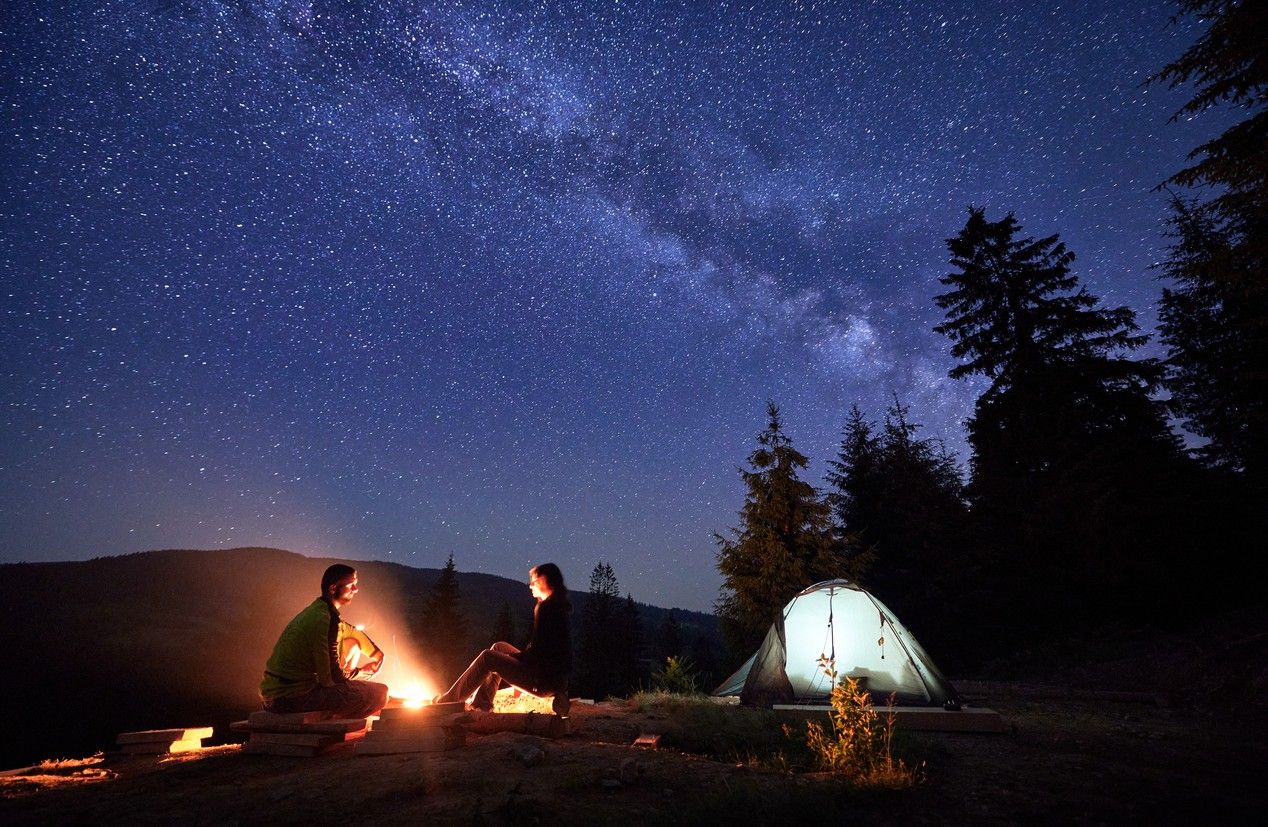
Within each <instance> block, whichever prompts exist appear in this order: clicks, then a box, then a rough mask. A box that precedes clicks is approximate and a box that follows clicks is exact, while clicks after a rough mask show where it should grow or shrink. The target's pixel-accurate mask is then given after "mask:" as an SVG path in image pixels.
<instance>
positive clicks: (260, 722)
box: [247, 709, 330, 726]
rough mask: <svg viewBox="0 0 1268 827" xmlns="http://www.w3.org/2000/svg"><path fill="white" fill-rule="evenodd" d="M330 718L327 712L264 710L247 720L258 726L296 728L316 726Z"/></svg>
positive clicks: (253, 713) (254, 713)
mask: <svg viewBox="0 0 1268 827" xmlns="http://www.w3.org/2000/svg"><path fill="white" fill-rule="evenodd" d="M329 717H330V716H329V715H328V714H327V713H325V712H268V711H266V710H263V709H262V710H259V711H257V712H252V713H251V717H249V718H247V720H248V721H250V722H251V723H252V724H253V725H256V726H268V725H271V726H296V725H298V724H315V723H317V722H318V721H324V720H326V719H327V718H329Z"/></svg>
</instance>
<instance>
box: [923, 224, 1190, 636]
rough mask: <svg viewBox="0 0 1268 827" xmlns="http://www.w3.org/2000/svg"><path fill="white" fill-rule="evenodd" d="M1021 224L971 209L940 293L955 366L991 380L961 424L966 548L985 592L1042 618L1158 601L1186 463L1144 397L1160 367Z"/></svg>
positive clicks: (1051, 241)
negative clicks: (970, 537) (968, 523)
mask: <svg viewBox="0 0 1268 827" xmlns="http://www.w3.org/2000/svg"><path fill="white" fill-rule="evenodd" d="M1020 232H1021V226H1020V225H1019V224H1018V223H1017V220H1016V219H1015V218H1014V217H1013V216H1012V214H1009V215H1007V216H1006V217H1005V218H1003V219H1002V220H1000V221H996V222H990V221H987V220H986V216H985V212H984V210H982V209H977V208H971V209H970V211H969V218H968V221H967V223H966V224H965V226H964V228H963V229H962V230H961V231H960V233H959V234H958V235H956V236H955V237H953V238H951V239H948V241H947V246H948V247H949V248H950V250H951V253H952V258H951V264H952V266H953V267H954V268H955V269H954V271H953V272H951V273H949V274H948V275H946V276H944V277H943V278H942V279H941V282H942V284H944V285H946V286H947V287H949V288H951V289H950V290H949V291H948V292H947V293H944V294H942V295H940V296H937V297H936V299H935V301H936V302H937V304H938V306H939V307H941V308H943V309H944V310H946V311H947V315H946V322H945V323H943V324H942V325H939V326H938V327H937V328H935V330H937V331H938V332H940V333H943V334H945V335H946V336H948V337H949V338H950V339H951V340H952V341H953V342H954V344H953V346H952V348H951V353H952V355H954V356H956V357H959V358H961V359H962V360H963V361H962V362H961V363H960V364H959V365H957V366H956V367H955V368H953V369H952V370H951V372H950V375H951V376H952V377H953V378H960V377H965V376H969V375H972V374H981V375H983V376H985V377H987V378H988V379H990V382H991V384H990V386H989V387H988V388H987V389H986V391H985V392H984V393H983V394H982V395H981V396H980V397H979V398H978V400H977V404H976V407H975V410H974V414H973V417H972V419H971V420H970V422H969V444H970V445H971V446H972V449H973V457H972V477H971V483H970V486H969V494H970V498H971V500H972V502H973V504H974V518H975V524H976V526H977V529H978V537H977V542H976V544H975V545H976V547H977V548H978V549H980V550H982V551H984V552H993V554H988V557H987V559H984V560H980V561H979V565H980V567H981V568H982V570H983V576H984V577H994V578H996V582H995V583H994V584H993V585H992V587H991V589H992V590H993V591H995V592H997V594H995V595H993V596H990V597H987V596H984V598H986V599H987V600H988V601H989V602H990V603H991V604H992V605H993V606H995V607H998V608H999V609H1001V610H1002V611H1003V613H1004V614H1006V615H1012V616H1013V617H1016V618H1021V617H1027V618H1029V619H1030V620H1031V621H1033V622H1041V623H1051V622H1053V620H1054V619H1055V618H1062V619H1063V620H1065V621H1069V622H1079V621H1084V620H1087V621H1091V620H1094V619H1098V618H1099V616H1101V615H1103V614H1105V613H1107V612H1110V613H1113V612H1131V611H1135V610H1136V609H1138V608H1140V607H1141V605H1142V604H1146V603H1147V604H1149V605H1151V606H1152V607H1153V608H1159V607H1158V606H1157V603H1158V600H1159V598H1160V593H1159V591H1158V589H1155V588H1151V586H1153V585H1156V584H1158V583H1159V582H1168V583H1173V582H1174V575H1175V574H1177V573H1178V572H1175V571H1174V566H1175V564H1176V560H1175V557H1176V555H1177V553H1178V552H1177V549H1175V548H1174V546H1173V545H1172V544H1173V543H1174V540H1173V539H1172V536H1173V534H1174V532H1172V531H1171V529H1172V528H1173V524H1172V523H1173V520H1174V519H1175V513H1176V510H1177V508H1178V505H1177V504H1176V503H1174V502H1173V499H1174V498H1176V497H1177V496H1178V493H1177V491H1178V489H1177V484H1176V481H1175V475H1176V474H1177V473H1179V471H1180V466H1179V451H1178V441H1177V440H1176V439H1175V437H1174V435H1172V434H1171V433H1170V431H1169V430H1168V428H1167V424H1166V420H1165V417H1164V412H1163V408H1162V406H1161V404H1160V403H1158V402H1156V401H1155V400H1154V399H1153V398H1152V397H1151V391H1152V390H1153V389H1154V388H1155V386H1156V385H1157V383H1158V381H1159V379H1160V377H1161V372H1162V370H1161V367H1160V365H1158V364H1157V363H1156V362H1155V361H1153V360H1147V359H1146V360H1132V359H1130V358H1127V356H1126V354H1128V353H1130V352H1131V351H1132V350H1134V349H1136V348H1138V347H1139V346H1140V345H1142V344H1143V343H1144V342H1145V340H1146V337H1145V336H1142V335H1140V334H1138V333H1137V327H1136V323H1135V314H1134V313H1133V312H1132V311H1131V310H1130V309H1129V308H1127V307H1118V308H1103V307H1100V306H1099V302H1098V300H1097V299H1096V298H1095V297H1093V296H1092V295H1091V294H1089V293H1088V291H1087V290H1086V289H1085V288H1083V287H1081V286H1080V285H1079V283H1078V278H1077V277H1076V276H1075V275H1074V274H1073V273H1071V272H1070V264H1071V263H1072V262H1073V260H1074V254H1073V253H1072V252H1070V251H1069V250H1067V249H1066V247H1065V244H1064V243H1062V242H1061V241H1059V238H1058V236H1056V235H1052V236H1049V237H1047V238H1043V239H1039V240H1035V239H1032V238H1024V237H1019V234H1020Z"/></svg>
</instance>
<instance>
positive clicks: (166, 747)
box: [120, 741, 203, 755]
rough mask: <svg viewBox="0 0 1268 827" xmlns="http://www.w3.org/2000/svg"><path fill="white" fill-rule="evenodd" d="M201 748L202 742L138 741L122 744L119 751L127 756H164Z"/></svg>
mask: <svg viewBox="0 0 1268 827" xmlns="http://www.w3.org/2000/svg"><path fill="white" fill-rule="evenodd" d="M202 748H203V742H202V741H140V742H137V743H134V744H124V745H123V746H122V747H121V748H120V750H121V751H122V752H125V753H128V754H129V755H166V754H167V753H169V752H193V751H194V750H199V749H202Z"/></svg>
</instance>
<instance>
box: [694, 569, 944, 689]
mask: <svg viewBox="0 0 1268 827" xmlns="http://www.w3.org/2000/svg"><path fill="white" fill-rule="evenodd" d="M831 665H835V669H836V674H837V676H838V677H847V676H848V677H851V678H857V679H859V680H860V681H861V682H862V683H863V685H864V687H865V688H866V689H867V690H868V692H870V693H871V695H872V697H873V698H874V699H876V700H878V701H879V700H884V699H888V698H889V696H890V695H891V694H893V695H894V696H895V702H896V703H898V704H901V705H908V706H910V705H921V706H941V705H942V704H944V703H946V702H947V701H948V700H951V699H953V698H955V697H956V695H955V690H954V689H953V688H952V687H951V684H950V683H948V682H947V679H946V678H945V677H944V676H943V675H942V673H941V672H940V671H939V670H938V667H937V666H935V665H934V663H933V661H932V660H931V659H930V657H929V655H928V653H926V652H925V650H924V649H923V648H922V647H921V646H920V644H919V643H918V642H917V641H916V639H915V638H914V637H912V635H911V633H910V632H908V631H907V629H906V628H904V627H903V625H902V624H901V623H899V622H898V619H897V618H896V617H894V613H893V612H891V611H890V610H889V609H888V608H887V607H886V606H885V604H884V603H882V602H881V601H880V600H878V599H877V598H876V597H875V595H872V594H871V593H869V592H868V591H866V590H865V589H863V588H862V587H860V586H858V585H856V584H854V583H851V582H850V581H848V580H825V581H824V582H822V583H816V584H814V585H813V586H810V587H808V588H806V589H805V590H803V591H802V592H801V593H800V594H798V595H797V596H796V597H794V598H793V599H792V600H790V601H788V604H787V605H786V606H785V607H784V611H783V614H782V616H781V617H780V618H779V619H777V620H776V621H775V622H774V623H772V624H771V628H770V631H769V632H767V634H766V639H765V640H764V641H762V645H761V646H760V647H759V648H758V650H757V651H756V652H755V653H754V654H753V656H752V657H751V658H749V659H748V660H747V661H745V663H744V665H743V666H741V667H740V668H739V669H738V670H736V672H735V673H734V674H733V675H731V677H729V678H727V679H726V680H725V681H723V682H722V684H721V685H720V686H718V688H717V689H715V690H714V692H713V694H714V695H719V696H726V695H739V696H740V701H741V702H742V703H744V704H747V705H751V706H770V705H772V704H777V703H779V704H792V703H826V702H827V700H828V697H829V695H830V694H831V692H832V679H831V677H830V676H829V674H828V673H829V668H830V667H831Z"/></svg>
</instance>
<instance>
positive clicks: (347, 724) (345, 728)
mask: <svg viewBox="0 0 1268 827" xmlns="http://www.w3.org/2000/svg"><path fill="white" fill-rule="evenodd" d="M365 728H366V719H365V718H330V719H328V720H325V721H317V722H316V723H312V724H253V723H251V722H250V721H234V722H233V723H232V724H230V725H229V729H232V730H233V731H234V732H315V733H329V734H332V735H338V734H341V733H345V732H364V731H365Z"/></svg>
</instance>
